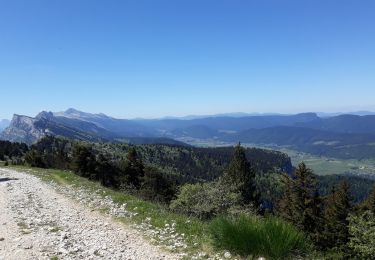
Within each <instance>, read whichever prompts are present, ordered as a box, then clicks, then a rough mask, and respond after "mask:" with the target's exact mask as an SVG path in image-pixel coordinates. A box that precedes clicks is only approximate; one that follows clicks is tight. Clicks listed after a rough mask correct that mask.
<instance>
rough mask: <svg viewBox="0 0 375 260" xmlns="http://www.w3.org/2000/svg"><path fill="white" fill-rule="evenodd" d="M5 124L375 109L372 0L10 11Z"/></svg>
mask: <svg viewBox="0 0 375 260" xmlns="http://www.w3.org/2000/svg"><path fill="white" fill-rule="evenodd" d="M0 90H1V92H0V94H1V103H0V104H1V105H0V118H11V115H12V114H13V113H19V114H26V115H35V114H36V113H38V112H39V111H41V110H51V111H61V110H65V109H67V108H69V107H74V108H77V109H80V110H83V111H87V112H103V113H106V114H109V115H112V116H116V117H121V118H132V117H159V116H166V115H169V116H172V115H175V116H180V115H188V114H214V113H222V112H238V111H242V112H279V113H294V112H302V111H328V112H333V111H350V110H364V109H371V110H375V1H373V0H369V1H366V0H360V1H359V0H351V1H348V0H336V1H335V0H303V1H302V0H295V1H289V0H283V1H280V0H274V1H269V0H258V1H255V0H254V1H253V0H244V1H237V0H227V1H221V0H170V1H164V0H149V1H143V0H133V1H126V0H121V1H120V0H119V1H108V0H101V1H96V0H55V1H51V0H45V1H40V0H33V1H30V0H24V1H19V0H0Z"/></svg>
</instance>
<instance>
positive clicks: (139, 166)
mask: <svg viewBox="0 0 375 260" xmlns="http://www.w3.org/2000/svg"><path fill="white" fill-rule="evenodd" d="M121 170H122V172H123V175H124V177H125V178H124V179H125V180H123V182H125V183H126V184H130V185H133V186H134V187H135V188H137V189H138V188H140V186H141V182H142V178H143V176H144V165H143V162H142V160H141V158H140V157H139V155H138V153H137V151H136V150H135V148H134V147H132V148H131V149H130V151H129V152H128V154H127V155H126V160H125V162H123V163H122V166H121Z"/></svg>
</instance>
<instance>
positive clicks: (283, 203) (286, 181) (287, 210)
mask: <svg viewBox="0 0 375 260" xmlns="http://www.w3.org/2000/svg"><path fill="white" fill-rule="evenodd" d="M282 183H283V186H284V193H283V196H282V198H281V200H280V201H279V205H278V210H277V211H278V213H279V215H280V216H281V217H283V218H284V219H285V220H286V221H288V222H290V223H294V220H295V218H296V217H295V211H294V204H293V189H294V183H293V179H292V178H291V177H290V176H289V175H287V174H284V175H283V179H282Z"/></svg>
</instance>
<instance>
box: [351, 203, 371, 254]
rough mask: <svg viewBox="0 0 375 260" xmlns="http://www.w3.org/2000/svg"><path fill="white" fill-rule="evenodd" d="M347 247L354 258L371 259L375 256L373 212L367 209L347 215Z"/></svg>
mask: <svg viewBox="0 0 375 260" xmlns="http://www.w3.org/2000/svg"><path fill="white" fill-rule="evenodd" d="M349 234H350V241H349V248H350V249H351V250H352V252H351V253H352V254H353V258H355V259H373V258H374V256H375V214H374V212H372V211H370V210H367V211H365V212H363V213H361V214H359V215H350V216H349Z"/></svg>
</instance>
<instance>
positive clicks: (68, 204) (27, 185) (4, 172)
mask: <svg viewBox="0 0 375 260" xmlns="http://www.w3.org/2000/svg"><path fill="white" fill-rule="evenodd" d="M56 257H57V258H56ZM177 258H178V257H177V256H175V255H173V254H171V253H167V252H164V251H163V250H162V249H161V248H159V247H156V246H154V245H151V244H150V243H149V242H148V241H146V240H144V239H143V238H142V235H141V234H140V233H139V231H136V230H134V229H132V228H130V227H127V226H125V225H123V224H120V223H117V222H115V221H113V220H112V219H111V218H110V217H106V216H104V215H102V214H100V213H98V212H95V211H92V210H90V209H89V208H87V207H85V206H83V205H81V204H78V203H76V202H74V201H73V200H72V199H69V198H67V197H65V196H64V195H61V194H59V193H57V192H56V191H55V190H54V189H53V188H52V187H50V186H49V185H48V184H47V183H44V182H42V181H41V180H39V179H38V178H37V177H34V176H32V175H29V174H27V173H21V172H17V171H14V170H9V169H0V260H2V259H6V260H8V259H17V260H22V259H137V260H138V259H177Z"/></svg>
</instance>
